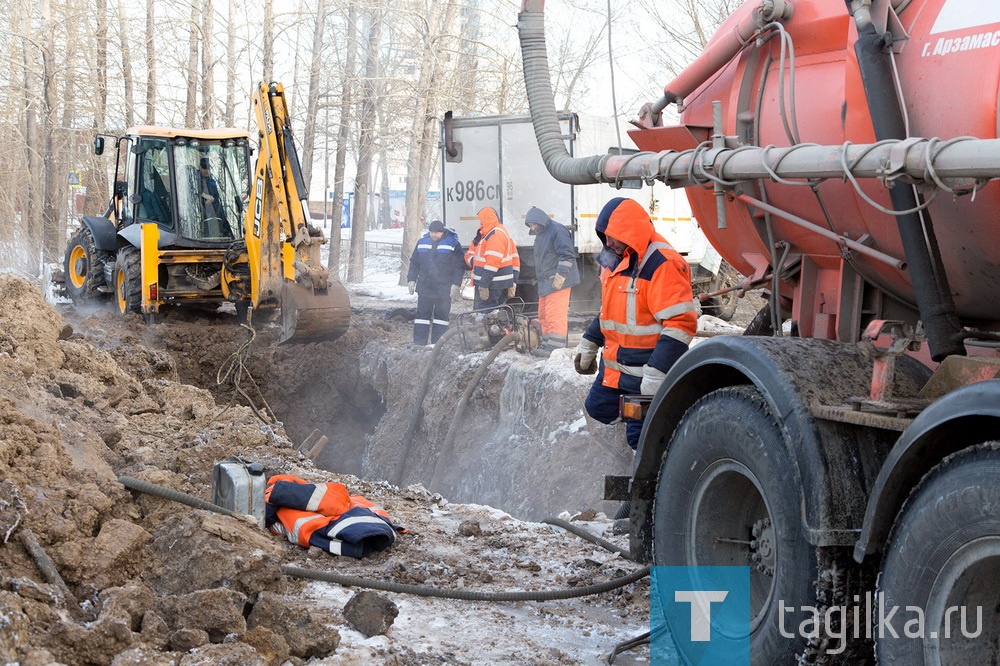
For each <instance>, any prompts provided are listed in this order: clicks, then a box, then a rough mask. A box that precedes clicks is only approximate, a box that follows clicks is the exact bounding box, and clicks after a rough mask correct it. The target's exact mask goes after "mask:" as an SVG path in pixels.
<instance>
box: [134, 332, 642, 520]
mask: <svg viewBox="0 0 1000 666" xmlns="http://www.w3.org/2000/svg"><path fill="white" fill-rule="evenodd" d="M276 331H277V329H276V328H275V327H274V326H271V325H259V326H258V327H257V338H256V340H255V341H254V343H253V345H252V347H251V350H250V354H249V356H248V357H247V359H246V361H245V368H246V370H247V372H248V373H249V376H250V377H252V379H253V383H252V384H251V383H248V382H247V381H244V382H243V389H244V390H245V391H246V392H247V393H248V394H249V395H251V397H254V396H258V397H257V398H255V402H257V405H256V406H257V407H258V408H261V409H263V406H264V405H265V404H266V405H267V406H269V407H270V409H271V410H272V411H273V413H274V414H275V415H276V416H277V418H278V419H279V420H280V421H282V423H283V424H284V427H285V430H286V432H287V433H288V435H289V437H290V438H291V439H292V441H293V442H295V443H301V442H303V441H304V440H306V438H308V437H309V435H310V434H311V433H312V432H313V430H314V429H315V430H317V431H318V432H319V434H321V435H324V436H326V437H327V438H328V442H327V444H326V446H325V447H324V448H323V450H322V451H321V452H320V453H319V455H318V456H317V457H316V459H315V462H316V464H317V466H319V467H321V468H324V469H328V470H330V471H333V472H338V473H349V474H355V475H357V476H360V477H362V478H365V479H368V480H371V481H379V480H384V481H388V482H391V483H394V484H398V485H401V486H406V485H411V484H422V485H423V486H424V487H425V488H427V489H428V490H429V491H431V492H436V493H440V494H441V495H442V496H444V497H447V498H448V499H449V500H451V501H455V502H463V503H474V504H485V505H489V506H493V507H496V508H499V509H502V510H504V511H507V512H509V513H511V514H512V515H514V516H516V517H519V518H523V519H526V520H540V519H541V518H544V517H546V516H551V515H556V514H558V513H560V512H562V511H571V512H576V511H582V510H585V509H588V508H592V509H595V510H597V511H605V512H606V513H609V512H613V511H614V509H615V505H614V504H612V503H609V502H605V501H603V488H604V475H606V474H617V475H622V474H628V472H629V469H630V466H631V457H632V456H631V452H630V451H629V450H628V449H627V447H626V446H625V444H624V437H623V436H622V433H620V432H619V431H618V429H617V428H614V427H609V426H604V425H601V424H598V423H596V422H593V421H591V420H589V419H587V418H586V417H585V416H584V412H583V409H582V405H583V398H584V396H585V395H586V391H587V389H588V387H589V383H590V379H591V378H585V377H580V376H578V375H576V373H575V372H574V371H573V368H572V360H571V357H570V350H565V351H559V352H557V353H556V354H554V355H553V356H552V357H551V358H550V359H538V358H535V357H532V356H528V355H525V354H522V353H519V352H516V351H505V352H503V353H501V354H499V355H498V356H497V358H496V359H495V360H494V361H493V362H492V363H490V364H489V367H488V368H487V369H486V371H485V374H483V375H482V378H481V380H480V381H479V382H478V385H477V387H476V388H475V390H474V391H473V392H472V394H471V396H470V398H469V399H468V400H467V402H466V406H465V409H464V410H462V412H461V413H459V412H458V411H457V409H456V408H457V407H458V405H459V403H460V402H461V398H462V395H463V393H464V392H465V391H466V389H467V387H468V385H469V382H470V381H471V380H472V379H473V376H474V375H475V374H476V371H477V369H478V368H479V367H480V365H481V364H482V363H483V362H484V361H485V360H486V356H487V353H486V351H479V352H467V351H466V350H464V349H463V345H462V342H461V338H460V336H456V337H455V338H453V339H452V340H450V341H448V343H446V346H445V347H444V348H443V349H442V351H441V353H440V354H439V355H438V357H437V359H436V360H435V362H434V367H433V369H432V373H431V378H430V381H429V383H428V385H427V390H426V392H424V391H423V390H422V389H423V381H422V380H423V378H424V376H425V372H426V370H427V367H428V364H429V363H430V362H431V358H432V350H431V348H429V347H416V348H414V347H412V346H411V345H407V344H406V342H407V341H408V340H409V339H410V326H409V324H408V323H407V322H395V321H386V320H385V319H384V318H383V317H382V316H380V315H378V314H375V315H371V316H366V315H364V314H360V315H359V314H355V316H354V318H353V321H352V325H351V328H350V330H349V331H348V332H347V333H346V334H345V335H344V336H343V337H341V338H339V339H338V340H336V341H333V342H322V343H313V344H307V345H284V346H278V345H275V344H274V342H275V336H276ZM142 335H143V338H144V342H145V343H146V344H147V345H150V346H156V347H162V348H164V349H165V350H166V351H168V352H171V354H172V355H173V356H174V358H175V360H176V365H177V372H178V375H179V377H180V379H181V381H183V382H186V383H190V384H193V385H195V386H202V387H205V388H209V389H210V390H211V391H212V392H213V393H214V394H215V397H216V402H217V403H219V405H220V406H224V405H226V404H227V403H228V402H229V401H230V400H231V399H233V388H232V387H231V386H229V385H225V384H224V385H217V384H216V379H217V373H218V369H219V367H220V365H221V364H222V363H223V361H225V360H226V359H227V358H228V357H229V356H230V355H231V354H232V353H233V352H234V351H235V350H236V348H238V346H239V344H240V343H241V342H243V341H245V340H246V339H247V335H248V332H247V331H246V330H244V329H241V328H239V327H236V326H233V325H232V318H231V317H221V316H220V317H219V318H218V319H215V318H212V317H209V318H207V319H206V318H205V317H203V316H202V317H199V318H198V319H197V320H192V321H185V320H184V319H183V318H179V317H178V318H173V319H170V318H168V319H167V320H166V321H165V322H164V323H163V324H161V325H155V326H152V327H149V328H148V330H145V331H142ZM256 389H259V394H258V393H255V390H256ZM237 400H238V402H245V400H243V399H242V398H238V399H237ZM420 406H422V412H423V414H422V418H421V419H420V422H419V425H418V427H417V428H416V430H415V431H414V432H413V436H412V441H410V442H409V446H408V447H407V446H406V443H405V442H404V440H405V439H406V438H405V435H406V433H407V428H408V425H409V424H410V421H411V417H412V414H413V412H414V410H415V409H418V407H420ZM455 419H458V423H457V424H456V425H455V426H454V427H455V431H454V432H453V433H452V438H451V442H450V443H449V442H448V441H446V440H447V439H448V438H447V434H448V432H449V428H451V427H452V423H453V420H455ZM449 444H450V445H449ZM404 450H408V454H407V455H406V456H405V465H402V466H401V463H400V459H401V457H402V455H403V453H402V452H403V451H404ZM400 467H402V469H401V473H397V472H399V471H400V469H399V468H400Z"/></svg>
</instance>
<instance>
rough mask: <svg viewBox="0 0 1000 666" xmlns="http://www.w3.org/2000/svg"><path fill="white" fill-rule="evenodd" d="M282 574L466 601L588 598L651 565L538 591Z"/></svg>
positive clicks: (291, 570) (294, 571)
mask: <svg viewBox="0 0 1000 666" xmlns="http://www.w3.org/2000/svg"><path fill="white" fill-rule="evenodd" d="M281 573H283V574H285V575H286V576H296V577H298V578H310V579H312V580H321V581H325V582H327V583H335V584H337V585H346V586H352V587H365V588H369V589H373V590H383V591H385V592H398V593H401V594H416V595H418V596H421V597H437V598H439V599H461V600H464V601H553V600H555V599H574V598H576V597H586V596H590V595H592V594H602V593H604V592H610V591H611V590H616V589H618V588H619V587H625V586H626V585H630V584H631V583H634V582H636V581H637V580H641V579H643V578H645V577H646V576H648V575H649V567H643V568H641V569H637V570H636V571H633V572H632V573H630V574H629V575H627V576H622V577H621V578H615V579H613V580H609V581H606V582H604V583H596V584H594V585H584V586H583V587H573V588H567V589H562V590H538V591H521V592H474V591H472V590H444V589H440V588H436V587H421V586H419V585H404V584H402V583H394V582H392V581H384V580H370V579H367V578H359V577H357V576H344V575H342V574H336V573H333V572H331V571H314V570H312V569H303V568H302V567H296V566H292V565H289V564H283V565H281Z"/></svg>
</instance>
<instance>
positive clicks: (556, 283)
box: [552, 273, 566, 291]
mask: <svg viewBox="0 0 1000 666" xmlns="http://www.w3.org/2000/svg"><path fill="white" fill-rule="evenodd" d="M564 284H566V276H565V275H562V274H560V273H556V274H555V275H553V276H552V288H553V289H555V290H556V291H559V290H560V289H562V286H563V285H564Z"/></svg>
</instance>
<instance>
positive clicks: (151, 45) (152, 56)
mask: <svg viewBox="0 0 1000 666" xmlns="http://www.w3.org/2000/svg"><path fill="white" fill-rule="evenodd" d="M99 1H100V2H103V1H104V0H99ZM155 35H156V0H146V37H145V42H146V119H145V121H144V122H145V123H146V124H147V125H153V124H155V123H156V42H155V41H154V39H153V37H154V36H155Z"/></svg>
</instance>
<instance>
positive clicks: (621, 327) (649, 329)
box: [601, 317, 664, 335]
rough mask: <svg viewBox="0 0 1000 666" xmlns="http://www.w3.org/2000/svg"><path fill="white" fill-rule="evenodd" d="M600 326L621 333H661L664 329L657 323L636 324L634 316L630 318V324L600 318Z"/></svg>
mask: <svg viewBox="0 0 1000 666" xmlns="http://www.w3.org/2000/svg"><path fill="white" fill-rule="evenodd" d="M601 328H602V329H603V330H605V331H614V332H615V333H623V334H625V335H663V331H664V326H663V325H662V324H658V323H657V324H647V325H646V326H637V325H636V324H635V317H633V318H632V323H631V324H622V323H619V322H617V321H614V320H611V319H602V320H601Z"/></svg>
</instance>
